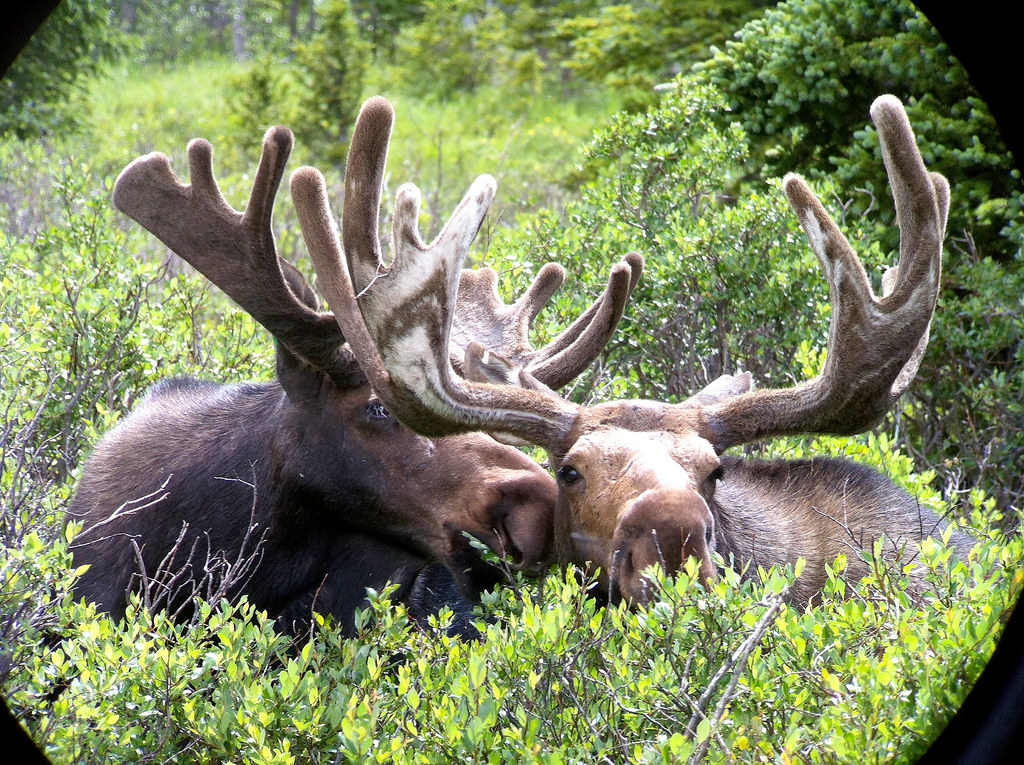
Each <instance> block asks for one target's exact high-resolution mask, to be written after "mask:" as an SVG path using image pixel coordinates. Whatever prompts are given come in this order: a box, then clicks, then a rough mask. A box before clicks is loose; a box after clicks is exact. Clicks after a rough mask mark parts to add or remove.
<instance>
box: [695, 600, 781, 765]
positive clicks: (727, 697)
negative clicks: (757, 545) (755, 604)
mask: <svg viewBox="0 0 1024 765" xmlns="http://www.w3.org/2000/svg"><path fill="white" fill-rule="evenodd" d="M787 592H789V587H786V588H784V589H783V590H782V591H781V592H779V593H777V594H775V595H773V596H771V597H770V598H769V599H768V601H767V603H768V610H767V611H765V612H764V614H763V615H762V616H761V618H760V619H759V620H758V622H757V624H755V625H754V629H753V630H752V631H751V632H750V634H749V635H748V636H747V639H746V640H744V641H743V642H742V643H741V644H740V646H739V648H737V649H736V650H735V651H734V652H733V654H732V656H730V657H729V659H728V660H727V661H726V662H724V663H723V664H722V666H720V667H719V668H718V671H717V672H715V676H714V677H712V678H711V682H710V683H709V684H708V687H707V688H706V689H705V690H704V693H703V694H701V697H700V698H699V699H698V700H697V707H696V709H694V710H693V714H692V715H691V716H690V719H689V721H687V723H686V735H687V736H689V737H690V738H693V737H694V736H696V733H697V723H698V722H699V721H700V719H701V718H703V717H705V714H704V710H705V709H706V708H707V706H708V703H709V702H710V701H711V696H712V694H713V693H714V692H715V690H716V689H717V688H718V684H719V683H721V682H722V678H723V677H725V674H726V673H727V672H729V671H732V676H731V677H730V678H729V685H728V687H727V688H726V689H725V693H724V694H722V698H721V699H720V700H719V702H718V706H717V707H716V708H715V712H714V715H713V717H714V722H718V721H719V720H721V719H722V717H723V716H724V715H725V707H726V705H727V704H728V703H729V702H730V701H731V700H732V698H733V696H734V695H735V694H734V691H735V689H736V683H737V682H739V679H740V670H741V669H742V664H743V662H745V661H746V660H747V658H748V657H749V656H750V654H751V653H753V651H754V649H755V648H756V647H757V645H758V643H760V642H761V638H762V637H764V633H765V632H767V631H768V625H769V624H770V623H771V621H772V619H773V618H774V616H775V613H776V612H777V611H778V610H779V609H780V608H781V607H782V604H783V600H784V598H785V596H786V593H787ZM710 742H711V737H710V736H709V737H708V738H706V739H705V740H704V741H703V742H702V743H701V745H700V746H699V747H698V748H697V750H696V751H695V752H694V753H693V754H692V755H691V756H690V762H699V761H700V760H701V759H702V758H703V757H704V755H705V754H706V753H707V750H708V745H709V744H710Z"/></svg>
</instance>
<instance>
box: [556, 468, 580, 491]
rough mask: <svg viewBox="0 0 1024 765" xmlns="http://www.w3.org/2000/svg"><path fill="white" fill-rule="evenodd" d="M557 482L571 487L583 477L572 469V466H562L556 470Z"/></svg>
mask: <svg viewBox="0 0 1024 765" xmlns="http://www.w3.org/2000/svg"><path fill="white" fill-rule="evenodd" d="M557 475H558V480H559V481H561V482H562V483H564V484H565V485H566V486H571V485H572V484H574V483H576V482H577V481H578V480H580V478H582V477H583V476H581V475H580V471H578V470H577V469H576V468H574V467H573V466H572V465H563V466H562V467H560V468H559V469H558V473H557Z"/></svg>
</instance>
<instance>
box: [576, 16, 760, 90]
mask: <svg viewBox="0 0 1024 765" xmlns="http://www.w3.org/2000/svg"><path fill="white" fill-rule="evenodd" d="M768 5H771V3H769V2H764V1H763V0H728V1H727V2H720V1H719V2H707V0H653V2H628V3H621V4H605V3H599V4H597V7H595V8H594V9H593V10H592V11H591V12H590V13H580V14H578V15H573V16H570V17H567V18H565V19H564V20H563V21H562V22H561V24H560V26H559V29H558V33H559V35H560V36H562V37H564V38H566V39H569V40H571V41H572V45H571V53H570V54H569V55H568V57H567V59H566V62H565V65H566V66H567V67H568V68H569V69H570V70H571V71H572V72H573V73H574V74H576V75H577V76H580V77H582V78H583V79H585V80H587V81H590V82H607V83H608V84H610V85H613V86H614V87H616V88H629V89H631V90H632V91H633V93H634V95H633V98H635V99H638V100H640V101H641V102H649V101H650V94H651V92H652V87H653V86H654V84H655V83H656V82H658V81H659V80H665V79H670V78H672V77H674V76H676V75H678V74H679V73H681V72H683V71H685V70H688V69H689V68H690V67H691V66H692V65H693V64H694V63H696V62H697V61H701V60H703V59H704V58H705V56H706V55H707V52H708V50H709V48H710V47H711V46H713V45H715V44H721V43H723V42H724V41H725V40H726V39H727V38H728V37H729V36H730V35H731V34H732V32H733V31H734V30H735V29H737V28H739V27H740V26H741V25H742V24H743V22H744V21H746V20H747V19H749V18H751V17H752V16H755V15H758V14H760V13H761V12H762V11H763V9H764V7H765V6H768Z"/></svg>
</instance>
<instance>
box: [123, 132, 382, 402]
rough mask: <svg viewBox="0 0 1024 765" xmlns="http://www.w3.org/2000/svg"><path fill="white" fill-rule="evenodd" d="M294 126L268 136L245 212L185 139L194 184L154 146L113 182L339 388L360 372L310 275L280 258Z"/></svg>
mask: <svg viewBox="0 0 1024 765" xmlns="http://www.w3.org/2000/svg"><path fill="white" fill-rule="evenodd" d="M292 144H293V138H292V133H291V131H290V130H288V128H286V127H282V126H278V127H274V128H271V129H270V130H268V131H267V133H266V135H265V136H264V138H263V152H262V154H261V155H260V161H259V166H258V169H257V171H256V179H255V181H254V182H253V188H252V193H251V194H250V196H249V201H248V203H247V204H246V207H245V212H243V213H240V212H238V211H236V210H235V209H233V208H232V207H231V205H229V204H228V202H227V200H225V199H224V196H223V194H222V193H221V190H220V188H219V186H218V185H217V181H216V180H215V178H214V174H213V147H212V146H211V145H210V143H209V141H206V140H205V139H201V138H199V139H195V140H193V141H191V142H190V143H189V145H188V163H189V171H190V178H191V183H189V184H186V183H182V182H181V181H180V180H179V179H178V177H177V176H176V175H175V174H174V171H173V170H171V163H170V160H169V159H168V158H167V156H166V155H164V154H161V153H159V152H153V153H151V154H147V155H145V156H143V157H139V158H138V159H136V160H135V161H134V162H132V163H131V164H130V165H128V167H126V168H125V169H124V170H123V171H122V172H121V174H120V175H119V176H118V178H117V181H116V183H115V184H114V193H113V199H114V204H115V206H116V207H117V208H118V209H119V210H121V211H122V212H123V213H125V214H126V215H128V216H130V217H131V218H133V219H135V220H136V221H137V222H138V223H140V224H141V225H142V226H144V227H145V228H146V229H148V230H149V231H150V232H151V233H153V234H154V235H155V236H156V237H157V238H158V239H159V240H160V241H162V242H163V243H164V244H165V245H167V247H169V248H170V249H171V250H173V251H174V252H175V253H177V254H178V255H179V256H180V257H181V258H183V259H184V260H186V261H187V262H188V263H190V264H191V265H192V266H193V267H194V268H195V269H196V270H198V271H199V272H200V273H202V274H203V275H204V276H205V277H206V278H207V279H209V280H210V281H211V282H213V283H214V284H216V285H217V286H218V287H219V288H220V289H221V290H223V291H224V292H225V293H226V294H227V295H228V296H229V297H230V298H231V299H232V300H234V301H235V302H236V303H238V305H240V306H241V307H242V308H243V309H244V310H245V311H246V312H248V313H249V314H250V315H251V316H252V317H253V318H254V319H256V321H258V322H259V323H260V324H262V325H263V326H264V327H266V328H267V329H268V330H269V331H270V333H271V334H272V335H273V336H274V337H275V338H276V339H277V340H278V341H280V342H281V343H283V344H284V345H285V347H287V348H288V350H290V351H291V352H292V353H293V354H295V355H296V356H298V357H299V358H301V359H303V360H304V361H306V362H307V363H309V364H311V365H313V366H315V367H317V368H319V369H321V370H323V371H324V372H325V373H327V374H328V375H329V376H330V377H331V379H332V380H333V381H334V382H335V384H336V385H338V386H339V387H343V388H344V387H351V386H352V385H355V384H358V382H359V381H361V380H362V379H363V375H362V372H361V370H360V369H359V366H358V364H357V362H356V360H355V357H354V356H352V354H351V353H350V352H349V350H348V349H347V348H345V347H343V343H344V342H345V338H344V335H343V334H342V332H341V330H340V328H339V326H338V324H337V323H336V322H335V321H334V318H333V317H332V316H331V315H330V314H321V313H318V312H317V311H316V310H315V306H316V299H315V297H314V296H313V292H312V290H311V289H310V287H309V285H308V283H307V282H306V280H305V279H304V278H303V277H302V275H301V274H300V273H299V271H298V270H297V269H295V268H294V267H293V266H292V265H291V264H289V263H288V262H286V261H284V260H282V259H281V258H280V257H278V254H277V248H276V246H275V244H274V233H273V229H272V227H271V216H272V214H273V209H274V198H275V197H276V195H277V189H278V187H279V186H280V184H281V178H282V177H283V175H284V168H285V163H286V162H287V160H288V156H289V154H290V153H291V149H292Z"/></svg>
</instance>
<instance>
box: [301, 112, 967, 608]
mask: <svg viewBox="0 0 1024 765" xmlns="http://www.w3.org/2000/svg"><path fill="white" fill-rule="evenodd" d="M390 115H391V112H390V106H389V105H388V104H387V103H386V102H383V101H376V102H373V103H371V104H369V105H368V108H367V109H364V112H363V113H362V114H361V116H360V120H359V122H358V123H357V127H356V131H357V133H358V132H359V131H363V130H366V131H370V132H373V133H374V135H375V136H377V137H378V139H379V140H378V142H377V143H376V144H375V145H374V153H373V154H371V153H370V152H367V153H366V154H365V155H361V157H360V160H361V162H367V163H368V164H369V167H363V166H362V165H361V166H360V168H359V170H360V175H361V178H362V180H361V181H360V180H359V179H358V178H352V179H350V183H357V184H365V185H360V186H359V187H358V188H359V189H360V192H361V193H360V194H359V196H358V199H353V195H351V194H350V193H349V192H348V191H346V207H345V215H346V223H347V222H348V217H349V216H350V215H352V216H359V217H361V218H362V219H364V220H366V221H373V220H376V219H377V216H378V211H379V204H380V195H381V168H382V167H383V164H384V161H385V158H386V153H387V141H386V139H385V138H384V131H383V129H382V128H381V127H380V125H381V124H384V123H388V124H389V120H390V119H391V116H390ZM871 116H872V119H873V121H874V122H875V124H876V126H877V129H878V133H879V138H880V143H881V147H882V153H883V161H884V163H885V167H886V171H887V173H888V176H889V182H890V185H891V187H892V189H893V196H894V202H895V207H896V213H897V220H898V224H899V227H900V255H899V261H898V264H897V265H896V266H895V267H892V268H890V269H889V270H888V271H887V272H886V273H885V274H884V276H883V279H882V294H881V296H878V295H876V294H875V293H874V291H873V289H872V287H871V285H870V281H869V278H868V276H867V274H866V272H865V269H864V266H863V264H862V263H861V261H860V259H859V258H858V257H857V255H856V253H855V252H854V250H853V248H852V247H851V246H850V244H849V243H848V241H847V240H846V238H845V237H844V235H843V234H842V232H841V231H840V229H839V227H838V225H837V224H836V223H835V222H834V221H833V220H832V219H831V218H830V217H829V215H828V213H827V212H826V210H825V208H824V206H823V205H822V204H821V202H820V201H819V200H818V198H817V197H816V196H815V195H814V193H813V192H812V191H811V189H810V187H809V186H808V184H807V183H806V182H805V181H804V180H803V179H802V178H801V177H799V176H798V175H795V174H789V175H787V176H786V178H785V179H784V184H783V185H784V189H785V193H786V195H787V198H788V200H789V202H790V205H791V207H792V208H793V210H794V211H795V213H796V215H797V217H798V219H799V221H800V223H801V225H802V228H803V229H804V232H805V233H806V235H807V237H808V239H809V241H810V244H811V247H812V248H813V249H814V251H815V253H816V255H817V257H818V259H819V261H820V264H821V266H822V269H823V271H824V274H825V277H826V279H827V281H828V285H829V293H830V300H831V304H832V317H831V320H830V321H831V323H830V327H829V339H828V345H827V350H826V359H825V363H824V368H823V370H822V371H821V373H820V374H819V375H818V376H817V377H815V378H813V379H811V380H809V381H805V382H803V383H801V384H799V385H796V386H795V387H792V388H779V389H764V390H755V389H754V388H753V383H752V381H751V377H750V374H749V373H746V372H743V373H739V374H733V375H730V374H726V375H723V376H722V377H720V378H719V379H717V380H715V381H713V382H712V383H710V384H709V385H708V386H707V387H705V388H704V389H703V390H701V391H699V392H698V393H696V394H694V395H693V396H691V397H690V398H688V399H686V400H685V401H682V402H680V403H672V404H670V403H661V402H657V401H645V400H627V401H611V402H606V403H600V404H597V405H594V406H581V405H577V404H575V403H572V402H570V401H568V400H566V399H564V398H562V397H561V396H559V395H558V394H556V393H555V392H554V391H553V390H552V389H551V386H549V385H547V384H546V382H545V380H544V379H541V378H540V377H539V376H538V375H536V374H535V373H534V369H535V367H536V364H535V360H534V351H533V350H532V349H531V348H530V347H529V345H528V344H509V343H506V342H504V338H502V337H499V336H494V337H492V338H490V339H489V340H484V339H480V337H482V335H481V336H478V337H476V338H474V339H472V340H470V341H469V342H464V340H465V337H464V335H463V332H462V330H461V329H460V328H459V327H458V322H457V321H456V322H454V323H453V319H458V312H459V311H460V310H461V307H460V304H461V302H462V301H463V300H466V299H467V298H470V297H472V298H473V299H475V300H477V301H478V302H479V303H480V304H481V305H487V306H490V307H489V309H488V312H489V313H494V312H497V311H498V308H497V307H498V306H499V305H500V300H499V299H498V298H497V297H496V296H495V295H493V294H492V287H493V285H489V284H483V283H482V280H480V279H479V278H478V277H476V276H471V277H470V278H469V279H467V278H466V276H465V275H464V274H462V273H461V271H460V269H461V265H462V264H463V262H464V260H465V258H466V256H467V253H468V249H469V246H470V243H471V242H472V240H473V238H474V236H475V235H476V232H477V230H478V228H479V226H480V225H481V222H482V220H483V218H484V216H485V215H486V212H487V209H488V206H489V204H490V202H491V200H492V198H493V196H494V194H495V182H494V180H493V178H491V177H490V176H481V177H480V178H478V179H477V180H476V181H475V182H474V183H473V184H472V185H471V187H470V189H469V191H468V192H467V193H466V195H465V197H464V199H463V201H462V203H461V205H460V207H459V208H458V210H457V211H456V213H455V214H454V215H453V216H452V218H451V220H450V221H449V222H448V224H447V228H446V229H445V232H444V234H443V235H442V236H440V237H438V238H437V239H436V240H434V241H433V242H432V243H431V244H429V245H427V244H425V243H424V242H423V240H422V238H421V236H420V234H419V229H418V222H417V221H418V215H419V209H420V195H419V192H418V190H417V189H416V188H415V186H412V185H405V186H403V187H401V188H400V189H399V190H398V191H397V194H396V201H395V208H394V214H393V232H392V239H393V242H392V250H391V259H390V263H388V264H384V263H383V261H382V257H381V247H380V243H379V241H378V239H377V231H376V228H375V227H373V226H370V225H357V226H346V227H345V230H344V241H343V243H342V242H341V241H340V240H339V237H338V234H337V231H336V229H335V227H334V225H333V219H332V217H331V214H330V208H329V204H328V200H327V191H326V185H325V182H324V179H323V177H322V175H320V173H319V172H318V171H316V170H315V169H313V168H309V167H304V168H300V169H299V170H297V171H296V172H295V173H294V174H293V175H292V179H291V189H292V197H293V199H294V200H295V205H296V211H297V213H298V216H299V222H300V225H301V227H302V231H303V235H304V237H305V240H306V243H307V247H308V249H309V251H310V254H311V257H312V259H313V262H314V268H315V270H316V273H317V278H318V283H319V284H320V286H321V290H322V292H323V294H324V295H325V297H326V299H327V301H328V303H329V305H330V306H331V308H332V309H333V311H334V314H335V316H336V317H337V319H338V322H339V324H340V325H341V326H342V327H343V328H344V332H345V335H346V337H347V338H348V342H349V346H350V347H351V348H352V350H353V352H354V353H355V354H356V356H357V357H358V358H359V359H360V362H361V365H362V368H363V370H365V372H366V374H367V376H368V377H369V379H370V385H371V387H372V388H373V389H374V390H375V391H376V393H377V395H378V396H379V397H380V399H381V401H383V403H384V404H385V405H386V406H387V408H388V410H389V411H390V412H391V413H392V414H393V415H394V416H396V417H397V418H398V419H399V420H400V421H402V422H404V423H405V424H406V425H407V426H408V427H410V428H411V429H413V430H415V431H417V432H419V433H421V434H424V435H427V436H432V437H441V436H452V435H453V434H458V433H465V432H470V431H484V432H488V433H491V434H492V435H494V436H495V437H496V438H497V439H499V440H501V441H504V442H507V443H525V444H534V445H538V446H541V447H543V448H544V449H545V450H546V451H547V452H548V453H549V456H550V464H551V467H552V468H553V470H554V472H555V475H556V476H557V484H558V498H557V502H556V509H555V521H554V535H555V538H554V545H555V557H556V559H557V560H558V561H559V562H561V563H563V564H570V563H571V564H577V565H579V566H587V565H588V564H593V565H596V566H597V567H598V569H599V572H600V573H599V576H600V580H599V583H600V584H601V585H602V588H603V590H604V592H605V593H606V594H607V595H608V596H610V597H611V598H613V599H615V600H618V599H626V600H627V601H630V602H633V603H644V602H646V601H647V600H648V599H649V598H650V597H651V592H650V587H649V580H648V578H647V574H646V571H647V569H648V567H650V566H652V565H654V564H659V565H661V566H663V567H664V568H666V569H667V570H668V571H669V572H674V571H676V570H678V569H679V568H680V566H681V565H682V563H683V562H684V561H685V560H687V559H688V558H690V557H691V556H692V557H693V558H695V559H696V560H697V562H698V565H699V569H698V570H699V573H700V577H701V578H702V580H703V581H705V582H710V581H712V580H714V579H715V578H716V576H717V575H718V573H719V571H718V568H717V562H716V560H715V558H714V553H716V552H717V553H718V554H720V555H721V556H722V557H723V558H724V559H725V560H726V561H728V562H732V563H733V564H734V565H736V567H737V568H739V569H741V570H745V571H746V572H748V574H747V575H749V573H750V572H753V571H756V570H757V568H758V567H762V566H764V567H767V566H770V565H773V564H782V565H786V564H795V563H796V562H797V560H798V559H800V558H803V559H804V560H805V562H806V567H805V570H804V572H803V573H802V575H801V576H800V577H798V579H797V580H796V583H795V585H794V587H793V588H792V589H791V590H790V592H789V594H788V598H789V599H790V601H791V602H794V603H800V604H806V603H809V602H811V601H813V600H814V599H815V598H816V597H817V596H818V595H819V594H820V592H821V589H822V587H823V583H824V582H825V581H826V572H825V567H826V564H829V563H831V562H832V561H834V560H835V559H836V557H837V556H838V555H839V554H840V553H850V552H853V553H855V554H851V555H849V556H848V557H849V564H848V566H847V568H846V570H845V573H844V576H845V577H846V578H847V579H848V580H851V581H855V580H857V579H859V578H861V577H862V576H863V575H865V574H866V573H867V572H868V563H867V562H866V556H864V555H862V554H861V552H862V551H863V550H871V549H872V546H873V544H874V543H875V541H876V540H878V539H882V538H884V541H883V543H882V544H883V546H884V551H885V553H884V554H885V556H886V557H887V558H889V559H891V560H897V561H900V562H902V563H907V564H912V562H913V556H914V555H915V546H916V543H918V542H920V541H921V540H922V539H924V538H926V537H928V536H929V535H939V534H940V533H942V532H943V531H944V530H945V529H946V525H947V524H946V522H945V521H944V520H943V519H941V518H940V517H938V516H937V515H936V514H935V513H934V512H932V511H931V510H930V509H928V508H925V507H922V506H920V505H919V503H918V502H917V501H915V500H914V499H913V498H912V497H911V496H910V495H909V494H907V493H906V492H905V491H903V490H902V489H900V488H898V487H897V486H896V485H895V484H893V483H892V482H891V481H890V480H889V479H887V478H885V477H883V476H882V475H880V474H878V473H876V472H875V471H873V470H870V469H868V468H866V467H864V466H861V465H857V464H855V463H852V462H849V461H845V460H840V459H832V458H811V459H802V460H755V459H743V458H741V457H738V456H731V455H727V454H725V453H724V452H726V450H728V449H729V448H730V447H734V446H739V445H742V444H747V443H750V442H753V441H757V440H763V439H768V438H771V437H775V436H781V435H799V434H836V435H854V434H857V433H861V432H864V431H866V430H868V429H870V428H872V427H874V426H875V425H877V424H878V423H879V422H880V421H881V419H882V418H883V417H884V416H885V414H886V413H887V412H888V411H889V409H890V408H891V407H892V406H893V404H894V403H895V402H896V400H897V399H898V398H899V397H900V395H901V394H902V393H903V392H904V391H905V390H906V389H907V387H908V386H909V385H910V383H911V381H912V380H913V378H914V376H915V374H916V372H917V369H918V366H919V365H920V362H921V359H922V356H923V354H924V351H925V347H926V345H927V342H928V334H929V329H930V324H931V319H932V315H933V313H934V309H935V303H936V299H937V293H938V289H939V279H940V269H941V251H942V243H943V239H944V237H945V222H946V215H947V212H948V207H949V184H948V182H947V181H946V179H945V178H944V177H943V176H941V175H939V174H936V173H929V172H928V171H927V169H926V168H925V165H924V162H923V160H922V158H921V155H920V152H919V151H918V149H917V145H916V142H915V138H914V134H913V131H912V129H911V126H910V122H909V119H908V118H907V116H906V112H905V110H904V109H903V105H902V104H901V103H900V101H899V100H898V99H897V98H895V97H894V96H882V97H879V98H878V99H876V101H875V102H874V103H873V104H872V107H871ZM350 172H351V168H350ZM357 205H358V206H357ZM630 264H634V265H630ZM635 264H636V258H635V256H634V258H633V259H632V260H630V261H629V262H628V263H626V264H620V265H619V266H617V267H616V269H618V270H617V271H616V272H615V273H613V275H612V280H613V281H614V280H619V281H620V282H621V286H620V287H619V288H618V289H620V290H622V291H623V292H628V290H629V285H628V284H627V282H628V281H629V280H630V279H631V278H633V276H632V275H631V272H632V271H634V270H638V266H637V265H635ZM535 287H536V285H535ZM609 289H612V287H611V286H610V287H609ZM528 294H529V295H532V296H533V297H536V298H538V303H537V304H536V305H534V306H533V307H532V308H530V310H529V311H525V312H522V313H523V315H528V316H530V317H533V316H536V315H537V313H538V312H539V311H540V308H541V305H542V303H541V302H539V301H540V298H542V297H543V299H544V300H546V299H547V298H546V297H545V295H546V290H544V289H537V288H531V289H530V291H529V293H528ZM602 339H603V338H602ZM453 347H454V348H456V349H460V348H464V354H463V358H462V361H461V364H458V363H453V362H452V355H455V356H456V357H457V356H458V354H457V353H456V354H452V353H451V351H452V349H453ZM597 352H598V351H597V349H594V350H593V352H592V353H593V354H596V353H597ZM588 355H591V354H588ZM949 533H950V535H951V536H950V537H949V543H950V544H951V545H952V547H954V548H955V551H956V552H957V554H958V555H960V556H966V555H967V554H968V551H969V549H970V548H971V547H972V546H973V544H974V540H973V538H971V537H970V536H969V535H968V534H966V533H964V532H962V531H960V530H958V529H949ZM912 567H913V566H912ZM923 576H924V575H923V573H922V572H921V571H920V565H918V566H917V568H916V569H914V570H913V571H912V574H911V578H912V584H913V585H914V586H915V587H919V586H920V585H922V584H923Z"/></svg>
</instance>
